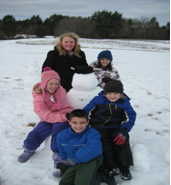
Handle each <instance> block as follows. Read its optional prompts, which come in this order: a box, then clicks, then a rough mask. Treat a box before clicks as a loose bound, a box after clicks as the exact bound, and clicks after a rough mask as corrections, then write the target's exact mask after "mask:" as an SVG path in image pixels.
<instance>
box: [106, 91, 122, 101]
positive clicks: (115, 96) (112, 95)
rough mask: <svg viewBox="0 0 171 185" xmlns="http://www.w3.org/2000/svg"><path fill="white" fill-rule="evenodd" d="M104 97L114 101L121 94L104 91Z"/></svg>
mask: <svg viewBox="0 0 171 185" xmlns="http://www.w3.org/2000/svg"><path fill="white" fill-rule="evenodd" d="M106 98H107V99H108V100H109V101H110V102H115V101H117V100H119V98H121V94H120V93H118V92H109V93H106Z"/></svg>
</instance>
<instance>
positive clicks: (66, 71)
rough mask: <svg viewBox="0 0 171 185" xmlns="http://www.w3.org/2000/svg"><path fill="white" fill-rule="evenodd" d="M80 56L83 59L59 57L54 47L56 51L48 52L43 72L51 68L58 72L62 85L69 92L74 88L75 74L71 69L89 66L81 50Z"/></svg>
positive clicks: (55, 49)
mask: <svg viewBox="0 0 171 185" xmlns="http://www.w3.org/2000/svg"><path fill="white" fill-rule="evenodd" d="M79 55H80V56H81V58H79V57H77V56H75V55H73V56H70V55H66V56H64V55H59V51H58V50H57V48H56V47H54V50H51V51H49V52H48V54H47V58H46V60H45V61H44V63H43V65H42V71H43V69H44V68H45V67H50V68H51V69H53V70H54V71H56V72H57V73H58V74H59V76H60V78H61V85H62V86H63V88H64V89H65V90H66V91H67V92H68V91H69V90H70V89H71V88H72V86H71V83H72V77H73V75H74V73H75V71H74V70H72V69H71V67H75V66H77V65H88V64H87V61H86V57H85V53H84V52H83V51H81V50H80V52H79Z"/></svg>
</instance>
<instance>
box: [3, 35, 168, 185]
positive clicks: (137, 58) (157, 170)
mask: <svg viewBox="0 0 171 185" xmlns="http://www.w3.org/2000/svg"><path fill="white" fill-rule="evenodd" d="M57 40H58V38H55V39H52V38H50V37H47V38H46V39H23V40H9V41H0V64H1V67H0V141H1V144H0V184H1V185H57V184H58V183H59V180H60V178H59V179H58V178H55V177H53V176H52V171H53V161H52V158H51V157H52V152H51V151H50V146H49V142H50V138H47V139H46V140H45V142H44V143H43V144H42V145H41V147H40V148H39V149H38V150H37V152H36V154H34V155H33V156H32V157H31V158H30V160H29V161H28V162H26V163H24V164H22V163H19V162H18V160H17V158H18V156H19V155H20V154H21V153H22V151H23V149H22V144H23V140H24V139H25V138H26V136H27V134H28V132H30V131H31V130H32V129H33V127H31V126H28V124H30V123H38V121H39V118H38V116H37V115H36V114H35V113H34V112H33V105H32V96H31V88H29V86H28V88H25V87H26V85H27V83H28V79H29V78H30V84H31V83H34V77H33V76H31V75H35V79H36V81H37V79H38V77H37V76H36V74H39V75H40V73H39V72H40V70H41V66H42V63H43V62H44V60H45V58H46V55H47V52H48V51H49V50H51V49H53V46H54V45H55V44H56V41H57ZM80 44H81V46H82V50H83V51H85V54H86V57H87V61H88V63H91V62H93V61H95V60H96V58H97V55H98V53H99V52H100V51H102V50H104V49H109V50H111V52H112V54H113V65H114V66H115V67H116V69H118V71H119V74H120V76H121V80H122V82H123V84H124V89H125V93H126V94H127V95H128V96H129V97H130V98H131V104H132V106H133V107H134V109H135V111H136V112H137V119H136V123H135V126H134V127H133V129H132V130H131V132H130V143H131V148H132V152H133V157H134V166H133V167H131V173H132V176H133V179H132V180H131V181H123V180H121V178H120V176H117V177H116V181H117V183H118V184H119V185H126V184H127V185H152V184H155V185H169V184H170V42H169V41H131V40H125V41H124V40H97V39H94V40H92V39H80ZM34 61H37V63H36V62H34ZM33 63H36V64H38V66H39V67H38V68H33V70H35V69H36V70H37V72H35V71H33V73H31V72H30V71H28V69H29V68H30V67H31V65H33ZM81 80H82V79H80V82H81V83H82V81H81ZM90 83H91V82H90ZM102 184H103V185H104V184H105V183H101V185H102Z"/></svg>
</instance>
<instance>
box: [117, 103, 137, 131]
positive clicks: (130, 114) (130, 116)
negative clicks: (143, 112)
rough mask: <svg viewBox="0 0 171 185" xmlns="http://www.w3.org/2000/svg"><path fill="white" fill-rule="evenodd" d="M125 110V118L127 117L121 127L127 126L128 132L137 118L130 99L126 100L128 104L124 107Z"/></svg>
mask: <svg viewBox="0 0 171 185" xmlns="http://www.w3.org/2000/svg"><path fill="white" fill-rule="evenodd" d="M124 109H125V111H123V118H124V119H126V120H125V121H123V122H122V123H121V126H120V128H121V129H123V128H125V129H126V130H127V132H129V131H130V130H131V129H132V127H133V126H134V123H135V119H136V112H135V111H134V109H133V108H132V106H131V104H130V102H129V101H127V102H126V106H125V107H124Z"/></svg>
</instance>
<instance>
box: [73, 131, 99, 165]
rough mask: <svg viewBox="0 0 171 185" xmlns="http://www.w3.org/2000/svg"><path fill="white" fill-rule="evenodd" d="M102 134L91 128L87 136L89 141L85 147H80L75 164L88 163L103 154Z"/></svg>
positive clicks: (74, 158) (75, 157)
mask: <svg viewBox="0 0 171 185" xmlns="http://www.w3.org/2000/svg"><path fill="white" fill-rule="evenodd" d="M100 137H101V136H100V133H99V132H98V131H96V130H95V129H93V128H91V131H90V132H89V134H88V135H87V141H86V143H85V145H83V146H82V147H80V148H79V149H78V150H77V152H76V153H75V155H74V157H73V160H74V162H75V163H77V164H79V163H86V162H88V161H90V160H92V159H94V158H95V157H97V156H99V155H101V154H102V144H101V141H100Z"/></svg>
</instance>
